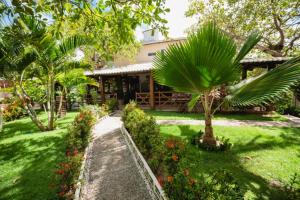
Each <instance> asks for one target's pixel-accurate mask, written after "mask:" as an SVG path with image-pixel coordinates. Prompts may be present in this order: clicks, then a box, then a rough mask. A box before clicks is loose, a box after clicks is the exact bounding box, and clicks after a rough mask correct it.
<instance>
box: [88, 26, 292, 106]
mask: <svg viewBox="0 0 300 200" xmlns="http://www.w3.org/2000/svg"><path fill="white" fill-rule="evenodd" d="M151 32H152V30H148V31H145V32H144V41H143V43H142V47H141V48H140V50H139V52H138V54H137V55H136V58H135V60H134V61H132V60H129V59H126V58H124V57H116V58H115V60H114V64H113V66H111V67H108V66H106V67H103V68H101V69H96V70H94V71H88V72H86V73H85V74H86V75H87V76H90V77H94V78H95V79H97V80H99V83H100V84H99V85H100V87H99V92H100V94H101V100H100V102H104V101H106V100H107V99H112V98H114V99H118V101H119V104H120V105H124V104H126V103H128V102H129V101H130V100H135V101H136V102H137V103H138V104H139V105H140V106H142V107H144V108H151V109H154V108H156V109H171V110H174V109H175V110H182V111H183V110H185V109H186V105H187V102H188V101H189V99H190V95H189V94H183V93H177V92H174V91H172V89H171V88H169V87H166V86H162V85H159V84H157V83H156V82H155V81H154V80H153V77H152V75H151V70H152V69H153V65H152V60H153V58H154V56H155V54H156V52H163V51H164V50H165V49H166V48H167V47H168V46H169V45H172V44H175V43H180V42H184V41H185V38H177V39H167V40H158V37H157V34H156V33H154V34H151ZM286 60H288V58H285V57H278V58H251V59H250V58H249V59H244V60H242V62H241V64H242V66H243V70H242V74H241V78H242V79H245V78H246V77H247V71H251V70H253V69H254V68H257V67H259V68H266V69H268V70H270V69H272V68H274V67H276V65H278V64H281V63H283V62H285V61H286ZM200 107H201V106H200ZM200 107H199V109H198V110H201V108H200Z"/></svg>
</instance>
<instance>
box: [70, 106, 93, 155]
mask: <svg viewBox="0 0 300 200" xmlns="http://www.w3.org/2000/svg"><path fill="white" fill-rule="evenodd" d="M95 122H96V117H95V116H94V115H93V112H92V111H91V110H89V109H83V110H81V111H80V113H79V114H78V115H77V116H76V117H75V119H74V122H73V124H72V126H71V127H70V128H69V131H68V134H67V140H66V142H67V147H68V149H70V150H74V149H78V150H80V151H83V150H84V149H85V147H86V146H87V145H88V142H89V140H90V134H91V131H92V127H93V125H94V123H95Z"/></svg>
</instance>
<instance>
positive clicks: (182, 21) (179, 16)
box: [136, 0, 196, 40]
mask: <svg viewBox="0 0 300 200" xmlns="http://www.w3.org/2000/svg"><path fill="white" fill-rule="evenodd" d="M188 5H189V0H166V7H168V8H170V12H169V13H168V14H166V16H165V19H167V20H168V24H167V27H168V28H169V37H170V38H177V37H183V36H186V33H185V30H186V29H187V28H189V27H190V26H191V25H193V24H195V23H196V19H195V18H190V17H189V18H187V17H186V16H185V12H186V11H187V9H188ZM142 30H144V29H143V28H138V29H137V30H136V36H137V39H138V40H141V39H143V34H142Z"/></svg>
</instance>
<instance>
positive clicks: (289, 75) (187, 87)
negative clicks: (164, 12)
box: [153, 23, 300, 145]
mask: <svg viewBox="0 0 300 200" xmlns="http://www.w3.org/2000/svg"><path fill="white" fill-rule="evenodd" d="M260 38H261V37H260V36H259V34H258V33H252V34H250V36H249V37H248V39H247V40H246V41H245V43H244V44H243V45H242V47H241V48H240V50H239V51H237V46H236V44H235V42H234V41H233V39H231V38H230V37H229V36H227V35H226V34H225V33H224V32H223V31H222V30H220V29H219V28H218V27H216V25H215V24H214V23H208V24H206V25H204V26H202V27H201V28H200V29H199V30H198V31H197V33H195V34H192V35H190V36H189V37H188V38H187V41H186V42H185V43H180V44H175V45H172V46H170V47H169V48H168V49H167V50H166V51H165V52H164V53H159V54H157V56H156V57H155V59H154V71H153V76H154V79H155V80H156V81H157V82H158V83H159V84H161V85H166V86H169V87H171V88H173V89H174V90H175V91H179V92H187V93H191V94H192V100H191V101H190V102H189V107H190V108H191V107H193V105H195V103H196V102H197V101H198V100H199V99H200V100H201V103H202V106H203V109H204V113H205V132H204V134H203V136H202V142H203V143H205V144H207V145H217V144H218V142H217V141H216V138H215V137H214V133H213V128H212V117H213V114H214V112H215V111H216V110H217V109H218V108H219V106H220V105H222V104H223V103H224V102H227V103H230V104H231V105H233V106H251V105H258V104H265V103H267V102H270V101H272V100H274V99H276V98H277V97H279V96H280V95H281V94H282V93H284V92H286V91H287V90H288V89H289V87H290V86H292V85H294V84H295V83H296V82H297V81H298V80H299V78H300V57H297V58H293V59H291V60H290V61H288V62H286V63H284V64H282V65H280V66H278V67H277V68H275V69H274V70H271V71H269V72H267V73H265V74H263V75H261V76H259V77H257V78H254V79H249V80H246V81H243V82H240V75H241V65H240V61H241V60H242V59H243V58H244V57H245V56H246V55H247V54H248V53H249V51H250V50H251V49H252V48H253V47H254V46H255V45H256V44H257V43H258V42H259V40H260ZM238 82H240V83H238ZM224 85H226V86H228V87H226V88H227V91H226V93H227V94H228V95H227V96H226V97H225V98H224V99H222V100H221V102H220V101H219V100H218V101H216V99H217V93H218V91H219V90H220V88H221V86H224ZM216 103H217V104H218V105H217V106H215V109H213V105H214V104H216Z"/></svg>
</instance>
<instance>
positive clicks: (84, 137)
mask: <svg viewBox="0 0 300 200" xmlns="http://www.w3.org/2000/svg"><path fill="white" fill-rule="evenodd" d="M96 108H99V107H94V106H85V107H82V108H80V112H79V114H78V115H77V116H76V117H75V119H74V121H73V124H72V126H71V127H70V128H69V130H68V133H67V135H66V143H67V144H66V147H67V149H66V158H65V161H64V162H61V163H59V167H58V169H57V170H56V171H55V174H56V175H57V176H56V177H57V178H58V179H59V181H60V185H59V187H58V192H57V196H58V199H74V192H75V190H76V187H75V186H76V183H77V180H78V177H79V173H80V167H81V162H82V159H83V154H84V150H85V148H86V147H87V145H88V143H89V139H90V137H91V132H92V127H93V125H94V123H95V122H96V115H98V114H99V113H98V112H100V111H99V110H97V109H96Z"/></svg>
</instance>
